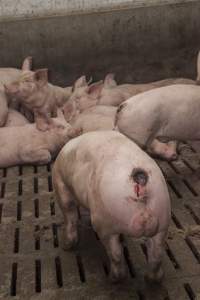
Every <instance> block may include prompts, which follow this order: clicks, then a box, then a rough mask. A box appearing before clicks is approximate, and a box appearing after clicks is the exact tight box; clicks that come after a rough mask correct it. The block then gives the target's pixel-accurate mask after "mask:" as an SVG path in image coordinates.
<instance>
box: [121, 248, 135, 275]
mask: <svg viewBox="0 0 200 300" xmlns="http://www.w3.org/2000/svg"><path fill="white" fill-rule="evenodd" d="M124 258H125V261H126V263H127V266H128V270H129V273H130V275H131V277H135V270H134V267H133V263H132V261H131V258H130V254H129V250H128V248H127V247H126V246H124Z"/></svg>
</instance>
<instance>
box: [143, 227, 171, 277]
mask: <svg viewBox="0 0 200 300" xmlns="http://www.w3.org/2000/svg"><path fill="white" fill-rule="evenodd" d="M166 235H167V233H166V232H160V233H158V234H157V235H155V236H154V237H152V238H149V239H148V240H147V242H146V246H147V260H148V271H147V273H146V279H147V280H149V281H155V282H160V281H161V280H162V278H163V275H164V272H163V269H162V266H161V264H162V261H161V260H162V255H163V252H164V246H165V239H166Z"/></svg>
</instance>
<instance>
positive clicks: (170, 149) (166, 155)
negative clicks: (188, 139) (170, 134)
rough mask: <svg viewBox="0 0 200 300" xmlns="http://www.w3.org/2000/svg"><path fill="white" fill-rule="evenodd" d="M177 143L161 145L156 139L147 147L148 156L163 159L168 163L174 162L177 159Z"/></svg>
mask: <svg viewBox="0 0 200 300" xmlns="http://www.w3.org/2000/svg"><path fill="white" fill-rule="evenodd" d="M176 148H177V142H176V141H170V142H168V143H162V142H160V141H158V140H157V139H155V140H153V142H152V143H151V145H150V146H149V147H148V152H150V154H155V155H157V156H159V157H161V158H163V159H166V160H168V161H171V160H176V159H177V152H176Z"/></svg>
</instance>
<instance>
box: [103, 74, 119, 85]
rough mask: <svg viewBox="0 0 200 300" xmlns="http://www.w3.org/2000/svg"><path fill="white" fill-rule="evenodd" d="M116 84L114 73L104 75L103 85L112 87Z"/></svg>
mask: <svg viewBox="0 0 200 300" xmlns="http://www.w3.org/2000/svg"><path fill="white" fill-rule="evenodd" d="M115 86H117V82H116V81H115V74H113V73H109V74H107V75H106V77H105V79H104V87H105V88H112V87H115Z"/></svg>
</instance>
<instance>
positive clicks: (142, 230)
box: [131, 208, 159, 238]
mask: <svg viewBox="0 0 200 300" xmlns="http://www.w3.org/2000/svg"><path fill="white" fill-rule="evenodd" d="M158 225H159V224H158V218H157V217H156V216H154V214H153V212H152V211H151V210H150V209H149V208H145V209H141V211H140V212H139V213H138V214H136V215H135V216H134V218H133V220H132V224H131V231H132V234H133V236H134V237H136V238H140V237H142V236H144V237H151V236H154V235H155V234H156V232H157V230H158Z"/></svg>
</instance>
